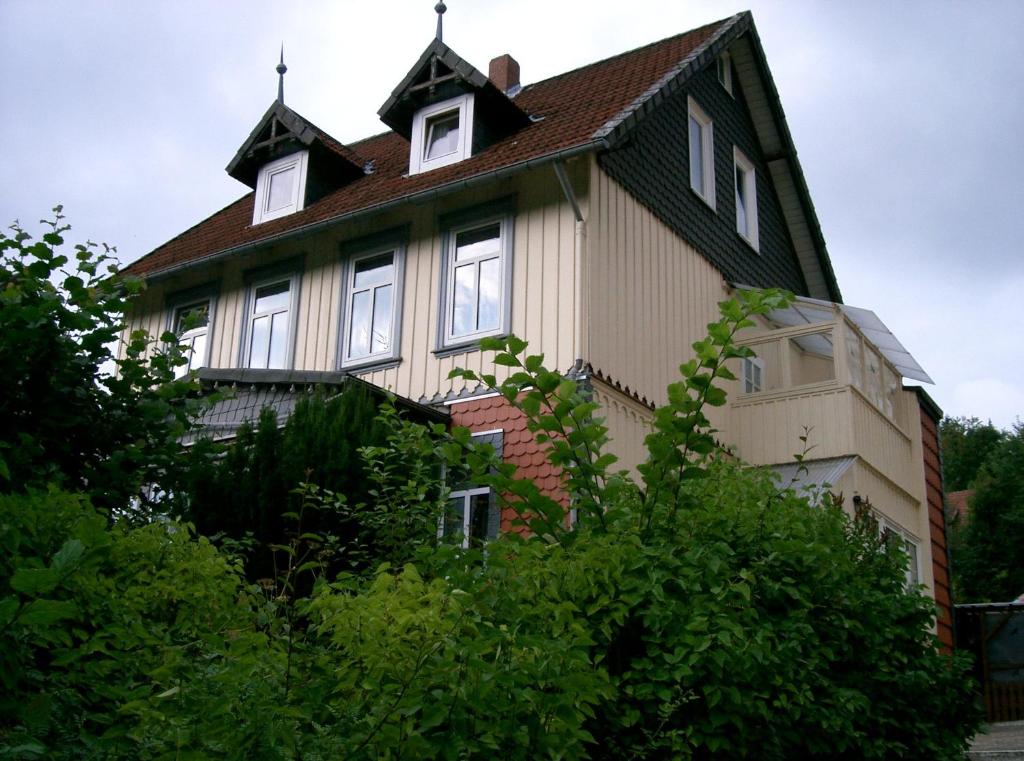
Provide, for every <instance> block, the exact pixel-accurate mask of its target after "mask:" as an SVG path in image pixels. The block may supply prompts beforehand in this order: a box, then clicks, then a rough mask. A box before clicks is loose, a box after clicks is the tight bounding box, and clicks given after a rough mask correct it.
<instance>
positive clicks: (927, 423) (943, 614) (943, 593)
mask: <svg viewBox="0 0 1024 761" xmlns="http://www.w3.org/2000/svg"><path fill="white" fill-rule="evenodd" d="M921 442H922V444H923V450H924V476H925V489H926V492H927V497H928V528H929V533H930V534H931V546H932V574H933V575H934V577H935V603H936V604H937V605H938V608H939V620H938V634H939V639H940V640H942V643H943V644H944V645H945V646H946V647H947V648H949V649H952V647H953V618H952V605H953V601H952V597H951V595H950V587H949V556H948V555H947V554H946V521H945V518H944V515H943V505H942V465H941V460H940V459H939V432H938V425H937V421H935V420H934V419H933V418H932V416H931V415H930V414H929V413H928V411H927V410H926V409H925V408H924V406H922V407H921Z"/></svg>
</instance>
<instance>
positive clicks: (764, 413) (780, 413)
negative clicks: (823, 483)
mask: <svg viewBox="0 0 1024 761" xmlns="http://www.w3.org/2000/svg"><path fill="white" fill-rule="evenodd" d="M850 393H851V391H850V389H849V387H844V386H839V385H838V384H825V385H822V386H817V387H813V386H812V387H808V388H807V389H803V390H800V391H799V392H796V391H792V390H790V391H785V392H779V393H774V392H768V393H764V394H757V395H751V396H747V397H742V398H739V399H737V400H736V401H734V402H733V403H732V405H731V407H730V410H729V415H728V420H727V423H726V425H724V426H723V436H724V438H725V440H726V441H728V442H730V443H733V444H735V445H736V447H737V453H738V454H739V456H740V457H742V458H743V459H744V460H747V461H748V462H752V463H755V464H757V465H772V464H775V463H781V462H792V461H793V456H794V455H796V454H800V453H801V451H802V448H803V447H804V444H803V443H802V442H801V441H800V437H801V436H803V435H804V433H805V430H808V431H809V432H808V434H807V436H808V441H807V446H811V447H813V449H811V450H810V452H809V453H808V455H807V456H808V457H811V458H814V459H818V458H823V457H839V456H842V455H848V454H854V453H855V452H856V451H857V448H856V444H855V442H854V436H853V426H852V424H851V420H850V401H849V397H850Z"/></svg>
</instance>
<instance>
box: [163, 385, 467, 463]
mask: <svg viewBox="0 0 1024 761" xmlns="http://www.w3.org/2000/svg"><path fill="white" fill-rule="evenodd" d="M198 377H199V383H200V385H201V387H202V389H203V391H204V393H207V392H210V391H214V390H217V391H221V392H225V393H224V397H223V398H221V399H218V400H217V401H215V402H214V403H213V405H212V406H211V407H209V408H208V409H206V410H204V411H203V413H202V414H201V415H199V417H198V418H197V419H196V421H195V422H196V428H195V429H194V430H192V431H191V432H190V433H188V434H187V435H186V436H185V437H184V438H183V439H182V442H183V443H186V444H191V443H193V442H195V441H196V440H197V439H199V438H203V437H211V438H214V439H230V438H234V436H235V435H236V434H237V433H238V429H239V428H240V427H241V426H242V425H243V424H245V423H254V422H255V421H256V420H257V419H258V418H259V416H260V414H261V413H262V411H263V410H264V409H265V408H270V409H272V410H273V411H274V414H275V415H276V416H277V422H278V424H279V425H284V424H285V422H287V420H288V418H289V416H290V415H291V414H292V411H293V410H294V409H295V405H296V404H297V403H298V402H299V401H300V400H301V399H303V398H305V397H307V396H309V395H310V394H313V393H315V392H316V391H317V390H321V391H323V392H324V393H326V394H327V395H328V396H333V395H335V394H338V393H340V392H341V389H342V387H344V386H346V385H350V384H357V385H359V386H362V387H363V388H365V389H366V390H367V391H368V392H369V393H371V394H373V395H375V396H378V397H380V398H381V399H382V400H383V399H384V398H385V397H388V396H390V397H391V398H392V400H393V402H394V404H395V406H396V407H398V408H399V409H401V410H403V411H404V412H406V413H408V414H409V415H411V416H412V417H413V419H415V420H421V421H424V422H427V423H446V422H447V421H448V417H449V414H448V410H447V409H443V408H441V409H437V408H434V407H426V406H424V405H422V404H418V403H416V402H414V401H412V400H410V399H406V398H405V397H402V396H396V395H393V394H389V392H387V391H385V390H384V389H381V388H379V387H377V386H375V385H373V384H372V383H367V382H366V381H364V380H361V379H360V378H357V377H355V376H353V375H349V374H348V373H345V372H322V371H315V370H252V369H233V368H228V369H217V368H210V367H204V368H202V369H201V370H199V373H198Z"/></svg>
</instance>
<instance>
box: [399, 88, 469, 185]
mask: <svg viewBox="0 0 1024 761" xmlns="http://www.w3.org/2000/svg"><path fill="white" fill-rule="evenodd" d="M472 135H473V95H472V93H468V94H466V95H460V96H458V97H456V98H449V99H448V100H444V101H441V102H440V103H434V104H432V105H430V106H427V107H425V108H421V109H420V110H419V111H417V112H416V115H415V117H414V119H413V124H412V141H411V142H412V147H411V149H410V152H409V174H419V173H421V172H429V171H430V170H431V169H437V168H438V167H442V166H448V165H449V164H454V163H456V162H458V161H462V160H463V159H468V158H469V157H470V155H471V154H472V149H473V137H472Z"/></svg>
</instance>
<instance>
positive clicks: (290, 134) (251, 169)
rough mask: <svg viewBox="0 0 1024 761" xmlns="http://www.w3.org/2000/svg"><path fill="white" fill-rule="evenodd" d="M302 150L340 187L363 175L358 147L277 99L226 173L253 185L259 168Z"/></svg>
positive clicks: (242, 146)
mask: <svg viewBox="0 0 1024 761" xmlns="http://www.w3.org/2000/svg"><path fill="white" fill-rule="evenodd" d="M301 150H308V151H309V152H310V164H311V166H313V167H315V168H316V171H317V174H318V175H322V176H324V177H326V178H330V179H331V180H333V182H331V184H333V185H334V186H335V187H340V186H341V185H343V184H344V183H345V182H346V181H348V180H352V179H355V178H356V177H361V176H362V174H363V167H364V165H365V163H366V162H365V161H363V160H362V159H361V158H360V157H359V155H358V154H356V152H355V151H353V150H352V149H350V148H348V147H347V146H345V145H343V144H341V143H339V142H338V141H337V140H335V139H334V138H333V137H331V136H330V135H328V134H327V133H326V132H324V131H323V130H322V129H320V128H319V127H317V126H316V125H315V124H313V123H312V122H310V121H309V120H308V119H305V118H303V117H302V116H300V115H299V114H298V113H296V112H295V111H293V110H292V109H290V108H288V106H286V105H284V104H283V103H281V102H280V101H274V103H272V104H271V106H270V108H268V109H267V111H266V113H264V114H263V117H262V118H261V119H260V120H259V122H258V123H257V124H256V127H255V128H254V129H253V131H252V132H251V133H249V137H248V138H246V140H245V142H244V143H242V145H241V147H240V148H239V149H238V151H237V152H236V153H235V156H234V158H233V159H231V162H230V163H229V164H228V165H227V173H228V174H229V175H231V176H232V177H234V178H235V179H236V180H238V181H239V182H241V183H242V184H244V185H248V186H249V187H250V188H255V187H256V179H257V177H258V176H259V171H260V168H261V167H263V166H264V165H266V164H267V163H269V162H271V161H274V160H276V159H279V158H282V157H284V156H287V155H289V154H291V153H296V152H298V151H301Z"/></svg>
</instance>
